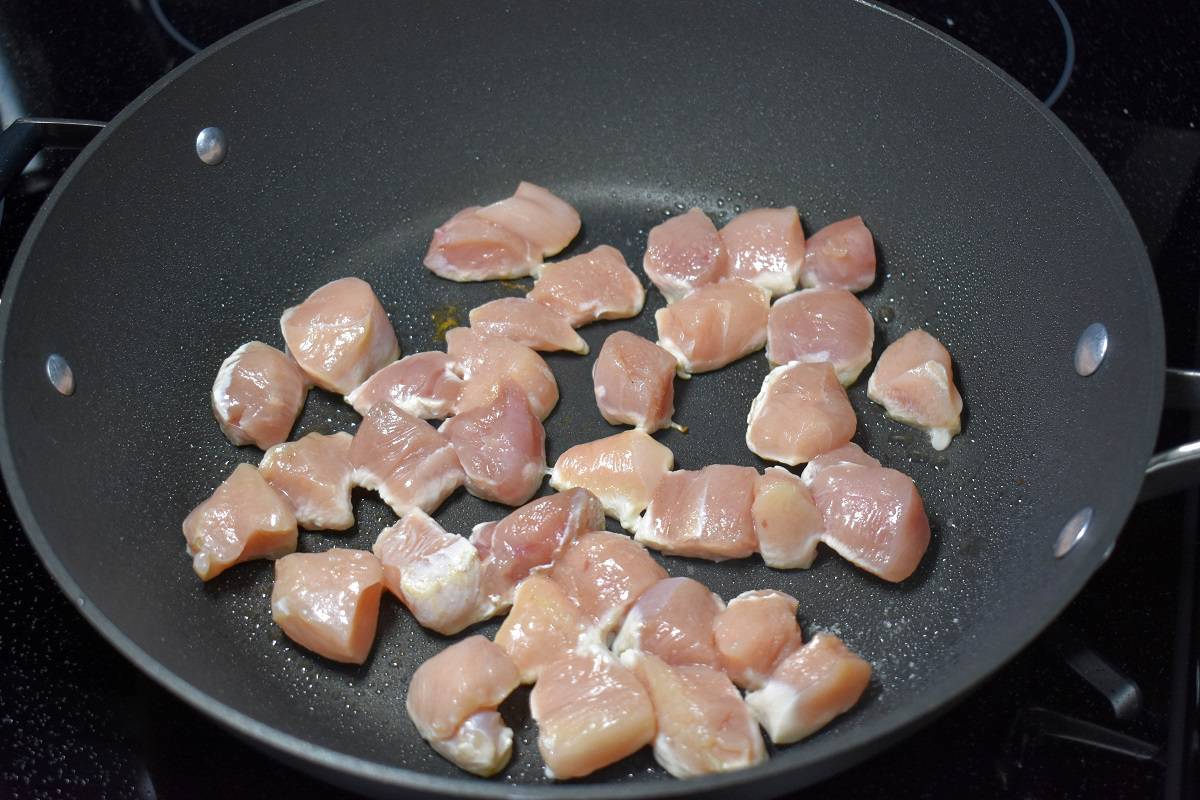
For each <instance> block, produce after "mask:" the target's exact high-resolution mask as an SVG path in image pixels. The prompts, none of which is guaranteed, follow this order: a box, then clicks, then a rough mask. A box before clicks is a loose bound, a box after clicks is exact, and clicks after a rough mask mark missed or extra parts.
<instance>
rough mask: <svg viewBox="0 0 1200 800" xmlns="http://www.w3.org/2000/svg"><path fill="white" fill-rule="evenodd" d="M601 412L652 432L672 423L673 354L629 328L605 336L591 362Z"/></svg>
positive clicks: (619, 422)
mask: <svg viewBox="0 0 1200 800" xmlns="http://www.w3.org/2000/svg"><path fill="white" fill-rule="evenodd" d="M592 384H593V390H594V392H595V394H596V405H597V407H599V409H600V414H601V416H603V417H604V419H605V420H606V421H608V422H609V423H610V424H612V425H632V426H634V427H635V428H637V429H638V430H641V431H645V432H646V433H653V432H654V431H657V430H660V429H662V428H669V427H672V426H673V425H674V423H673V422H672V421H671V417H672V415H674V413H675V357H674V356H673V355H671V354H670V353H668V352H667V351H666V350H663V349H662V348H661V347H659V346H658V345H656V344H654V343H653V342H651V341H648V340H646V339H643V338H642V337H641V336H638V335H637V334H635V333H630V332H629V331H617V332H616V333H614V334H612V335H611V336H609V337H608V338H607V339H605V340H604V346H603V347H601V348H600V355H599V356H597V357H596V362H595V363H594V364H593V365H592Z"/></svg>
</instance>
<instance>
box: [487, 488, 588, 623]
mask: <svg viewBox="0 0 1200 800" xmlns="http://www.w3.org/2000/svg"><path fill="white" fill-rule="evenodd" d="M603 529H604V507H603V506H602V505H600V501H599V500H597V499H596V497H595V496H594V495H593V494H592V493H591V492H589V491H587V490H586V489H568V490H566V491H564V492H558V493H556V494H552V495H547V496H546V497H539V498H537V499H536V500H533V501H531V502H529V503H526V504H525V505H523V506H521V507H520V508H518V509H517V510H516V511H514V512H512V513H511V514H509V515H508V516H507V517H505V518H504V519H501V520H497V521H496V522H484V523H481V524H479V525H476V526H475V529H474V530H473V531H471V544H473V545H474V546H475V549H476V550H477V551H478V553H479V557H480V559H482V564H483V573H482V578H481V591H482V595H483V598H484V601H485V602H486V603H487V604H488V605H489V607H490V608H492V609H494V610H495V611H497V612H500V611H503V610H504V609H506V608H508V606H509V605H510V604H511V603H512V601H513V589H514V587H516V586H517V585H518V584H520V583H521V581H523V580H525V579H526V578H527V577H529V576H530V575H531V574H533V573H537V572H544V571H546V570H548V569H549V568H550V567H551V566H552V565H553V564H554V562H555V561H556V560H557V559H558V557H559V556H560V555H561V554H562V552H563V550H564V549H565V548H566V547H567V546H568V545H570V543H571V542H573V541H575V538H576V537H577V536H579V535H580V534H583V533H587V532H588V531H595V530H603Z"/></svg>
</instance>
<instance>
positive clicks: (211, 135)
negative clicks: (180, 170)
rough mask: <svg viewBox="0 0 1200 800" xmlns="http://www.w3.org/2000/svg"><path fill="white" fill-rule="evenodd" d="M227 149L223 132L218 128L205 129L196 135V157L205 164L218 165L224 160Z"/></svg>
mask: <svg viewBox="0 0 1200 800" xmlns="http://www.w3.org/2000/svg"><path fill="white" fill-rule="evenodd" d="M227 149H228V146H227V145H226V142H225V131H223V130H221V129H220V128H216V127H211V128H205V129H204V130H202V131H200V132H199V133H198V134H196V155H198V156H200V160H201V161H203V162H204V163H205V164H212V165H216V164H220V163H221V162H222V161H224V160H225V153H226V151H227Z"/></svg>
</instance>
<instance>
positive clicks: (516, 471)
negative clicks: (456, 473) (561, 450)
mask: <svg viewBox="0 0 1200 800" xmlns="http://www.w3.org/2000/svg"><path fill="white" fill-rule="evenodd" d="M438 430H439V432H440V433H441V434H442V435H443V436H445V437H446V438H447V439H448V440H449V441H450V444H452V445H453V446H454V452H455V454H456V455H457V456H458V463H459V464H461V465H462V469H463V473H464V474H465V476H466V481H465V483H466V487H467V491H468V492H470V493H471V494H473V495H475V496H476V497H479V498H482V499H483V500H491V501H492V502H495V503H503V504H504V505H508V506H519V505H521V504H522V503H524V502H525V501H527V500H529V498H531V497H533V496H534V495H535V494H537V490H538V488H540V487H541V485H542V479H543V478H544V477H545V476H546V431H545V429H543V428H542V422H541V420H539V419H538V418H537V416H536V415H534V413H533V411H532V410H531V409H530V408H529V400H528V399H526V397H525V393H524V392H523V391H522V390H521V388H520V387H519V386H517V385H516V384H515V383H512V382H508V383H505V384H504V385H503V386H502V387H501V388H500V392H499V394H497V395H496V399H495V400H494V401H493V402H492V403H491V405H487V406H476V407H475V408H472V409H469V410H467V411H464V412H463V413H461V414H459V415H458V416H455V417H451V418H450V419H448V420H446V421H445V422H443V423H442V427H441V428H439V429H438Z"/></svg>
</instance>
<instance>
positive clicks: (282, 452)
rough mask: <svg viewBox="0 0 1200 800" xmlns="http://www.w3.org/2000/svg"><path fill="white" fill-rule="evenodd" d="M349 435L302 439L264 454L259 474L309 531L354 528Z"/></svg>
mask: <svg viewBox="0 0 1200 800" xmlns="http://www.w3.org/2000/svg"><path fill="white" fill-rule="evenodd" d="M352 441H354V437H353V436H351V435H350V434H348V433H344V432H343V433H335V434H333V435H331V436H324V435H322V434H320V433H310V434H308V435H307V436H305V437H304V438H302V439H300V440H298V441H295V442H287V443H286V444H277V445H275V446H274V447H272V448H271V449H270V450H268V451H267V453H266V455H264V456H263V460H262V462H261V463H259V465H258V471H259V473H261V474H262V476H263V477H264V478H265V479H266V481H267V483H269V484H270V485H271V488H272V489H274V490H275V491H277V492H279V493H280V494H281V495H283V498H284V499H285V500H287V502H288V505H289V506H291V507H292V513H294V514H295V515H296V521H297V522H298V523H299V524H300V527H302V528H307V529H308V530H310V531H318V530H329V531H344V530H346V529H347V528H349V527H351V526H352V525H354V509H353V508H352V507H351V506H350V488H351V487H350V477H351V473H352V472H353V468H352V467H351V466H350V443H351V442H352Z"/></svg>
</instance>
